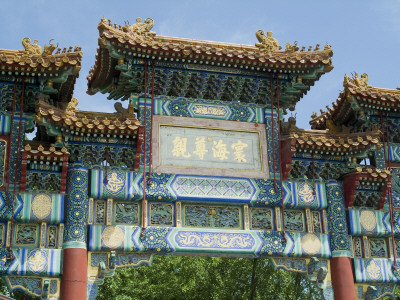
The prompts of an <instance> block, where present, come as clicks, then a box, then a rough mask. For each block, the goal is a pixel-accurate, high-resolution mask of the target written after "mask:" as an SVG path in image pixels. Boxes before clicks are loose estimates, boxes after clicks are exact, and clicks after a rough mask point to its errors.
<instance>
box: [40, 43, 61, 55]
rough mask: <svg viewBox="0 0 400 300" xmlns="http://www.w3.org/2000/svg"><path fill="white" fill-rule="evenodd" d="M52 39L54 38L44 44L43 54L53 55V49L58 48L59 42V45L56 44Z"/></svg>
mask: <svg viewBox="0 0 400 300" xmlns="http://www.w3.org/2000/svg"><path fill="white" fill-rule="evenodd" d="M52 40H53V39H51V40H50V41H49V45H44V49H43V54H44V55H52V54H53V51H54V50H55V49H56V48H58V43H57V46H55V45H54V44H52V43H51V41H52Z"/></svg>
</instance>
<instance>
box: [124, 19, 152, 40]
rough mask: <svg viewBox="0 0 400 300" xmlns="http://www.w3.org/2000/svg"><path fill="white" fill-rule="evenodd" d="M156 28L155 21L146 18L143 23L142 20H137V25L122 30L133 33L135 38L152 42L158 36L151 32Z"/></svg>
mask: <svg viewBox="0 0 400 300" xmlns="http://www.w3.org/2000/svg"><path fill="white" fill-rule="evenodd" d="M153 26H154V20H153V19H150V18H146V20H144V22H143V23H142V18H137V19H136V24H132V25H127V26H124V27H123V28H122V29H123V31H125V32H127V33H131V34H133V35H135V36H138V37H141V38H143V39H145V40H152V39H153V37H154V36H155V35H156V33H155V32H153V31H150V30H151V29H152V28H153Z"/></svg>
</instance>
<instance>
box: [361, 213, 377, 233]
mask: <svg viewBox="0 0 400 300" xmlns="http://www.w3.org/2000/svg"><path fill="white" fill-rule="evenodd" d="M360 223H361V225H362V227H364V229H365V230H367V231H372V230H374V229H375V227H376V216H375V214H374V212H372V211H370V210H363V211H362V212H361V213H360Z"/></svg>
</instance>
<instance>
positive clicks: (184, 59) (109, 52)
mask: <svg viewBox="0 0 400 300" xmlns="http://www.w3.org/2000/svg"><path fill="white" fill-rule="evenodd" d="M99 31H100V38H99V48H98V52H97V55H96V61H95V64H94V66H93V67H92V69H91V70H90V73H89V76H88V91H87V93H88V94H91V95H93V94H95V93H97V92H99V91H100V92H102V93H107V92H109V91H110V88H112V85H113V79H114V77H115V76H116V75H117V74H118V71H117V70H115V66H116V65H118V60H120V59H122V60H124V61H125V60H127V59H142V60H143V59H149V60H154V61H161V60H162V61H171V62H180V63H184V64H191V65H210V66H214V67H220V68H224V69H242V70H244V71H246V72H253V73H254V74H256V73H262V74H263V75H262V76H265V77H270V76H271V75H272V76H273V77H278V76H281V74H286V75H292V76H293V77H296V78H297V77H302V78H304V79H303V83H302V82H301V81H300V83H293V84H292V85H291V87H290V90H291V91H290V92H289V93H288V94H287V95H282V102H285V97H286V98H287V102H288V103H289V104H288V106H289V105H294V104H295V103H296V102H297V101H299V100H300V99H301V97H302V96H303V95H305V94H306V93H307V91H308V90H309V89H310V86H311V85H314V83H315V81H317V80H318V79H319V78H320V77H321V75H322V74H324V73H326V72H329V71H330V70H331V69H332V68H333V66H332V64H331V57H332V55H333V52H332V50H331V49H330V48H327V49H324V50H318V51H310V52H291V53H289V52H285V51H277V52H273V53H271V54H269V55H266V54H263V53H261V52H260V50H259V49H258V48H257V47H254V46H246V45H234V44H227V43H215V42H209V41H196V40H189V39H180V38H170V37H163V36H155V37H154V40H153V41H151V42H149V41H143V40H139V39H137V38H135V37H133V36H130V35H128V34H127V33H125V32H123V31H121V30H118V29H115V28H113V27H110V26H107V25H105V24H104V23H100V25H99ZM221 73H224V71H223V70H222V71H221ZM227 73H229V72H227ZM111 98H113V97H111ZM117 98H118V97H117ZM113 99H114V98H113Z"/></svg>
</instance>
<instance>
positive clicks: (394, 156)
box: [389, 144, 400, 162]
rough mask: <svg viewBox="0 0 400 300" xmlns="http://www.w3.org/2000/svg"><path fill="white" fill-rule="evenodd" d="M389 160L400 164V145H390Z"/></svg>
mask: <svg viewBox="0 0 400 300" xmlns="http://www.w3.org/2000/svg"><path fill="white" fill-rule="evenodd" d="M389 159H390V161H391V162H400V145H399V144H390V145H389Z"/></svg>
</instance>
